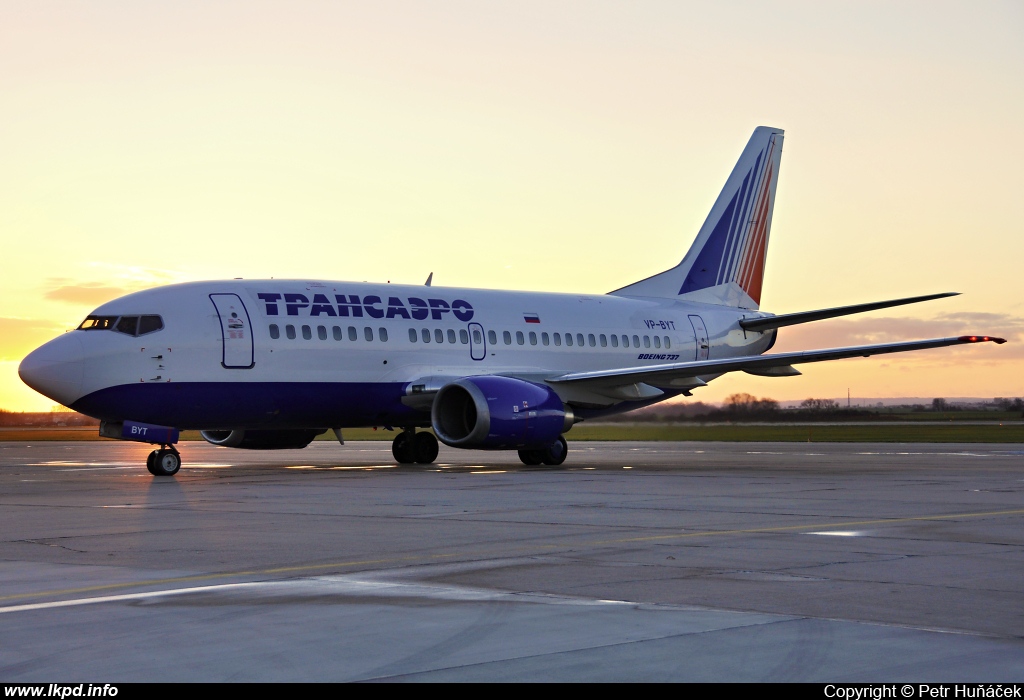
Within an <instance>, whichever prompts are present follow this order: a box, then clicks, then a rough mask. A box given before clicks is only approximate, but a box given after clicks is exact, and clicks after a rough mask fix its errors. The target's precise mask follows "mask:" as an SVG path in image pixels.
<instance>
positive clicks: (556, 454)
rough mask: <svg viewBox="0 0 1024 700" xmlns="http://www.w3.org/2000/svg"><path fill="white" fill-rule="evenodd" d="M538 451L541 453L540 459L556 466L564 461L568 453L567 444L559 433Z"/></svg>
mask: <svg viewBox="0 0 1024 700" xmlns="http://www.w3.org/2000/svg"><path fill="white" fill-rule="evenodd" d="M540 452H541V454H542V457H541V461H543V462H544V464H547V465H550V466H552V467H557V466H558V465H559V464H561V463H562V462H564V461H565V457H566V455H568V454H569V445H568V443H566V441H565V438H564V437H562V436H561V435H559V436H558V439H557V440H555V441H554V442H553V443H551V444H550V445H548V446H547V447H545V448H544V449H543V450H541V451H540Z"/></svg>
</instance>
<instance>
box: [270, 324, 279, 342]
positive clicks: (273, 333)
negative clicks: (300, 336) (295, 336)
mask: <svg viewBox="0 0 1024 700" xmlns="http://www.w3.org/2000/svg"><path fill="white" fill-rule="evenodd" d="M270 337H271V339H273V340H277V339H278V338H280V337H281V329H280V328H278V327H277V324H276V323H271V324H270Z"/></svg>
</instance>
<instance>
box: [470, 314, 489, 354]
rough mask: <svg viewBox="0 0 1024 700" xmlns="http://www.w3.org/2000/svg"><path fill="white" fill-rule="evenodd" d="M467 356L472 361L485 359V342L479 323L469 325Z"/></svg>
mask: <svg viewBox="0 0 1024 700" xmlns="http://www.w3.org/2000/svg"><path fill="white" fill-rule="evenodd" d="M469 356H470V357H472V358H473V359H474V360H482V359H484V358H485V357H487V341H486V340H485V339H484V327H483V326H481V325H480V324H479V323H471V324H469Z"/></svg>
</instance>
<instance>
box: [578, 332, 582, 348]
mask: <svg viewBox="0 0 1024 700" xmlns="http://www.w3.org/2000/svg"><path fill="white" fill-rule="evenodd" d="M576 344H577V345H579V346H580V347H581V348H582V347H583V334H582V333H577V334H576Z"/></svg>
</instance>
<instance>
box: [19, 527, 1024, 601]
mask: <svg viewBox="0 0 1024 700" xmlns="http://www.w3.org/2000/svg"><path fill="white" fill-rule="evenodd" d="M1007 515H1024V509H1017V510H995V511H985V512H981V513H946V514H942V515H918V516H913V517H908V518H880V519H876V520H855V521H849V520H848V521H845V522H839V523H808V524H804V525H782V526H776V527H755V528H743V529H736V530H701V531H695V532H675V533H671V534H665V535H649V536H644V537H620V538H614V539H605V540H591V541H585V542H565V543H560V544H534V545H529V546H521V547H512V548H511V549H513V550H515V549H519V550H523V551H537V550H551V549H564V548H578V547H583V546H591V547H595V546H596V547H599V546H605V545H612V544H626V543H630V542H656V541H663V540H672V539H692V538H696V537H715V536H722V535H758V534H771V533H784V532H798V531H801V530H805V531H811V532H814V531H821V530H828V529H831V528H851V527H860V526H865V525H899V524H901V523H912V522H921V521H928V520H955V519H959V518H987V517H997V516H1007ZM505 551H508V550H505ZM460 556H464V554H463V553H462V552H448V553H441V554H417V555H409V556H404V557H388V558H384V559H361V560H353V561H339V562H328V563H323V564H300V565H296V566H281V567H275V568H271V569H252V570H248V571H229V572H223V573H215V574H196V575H194V576H176V577H173V578H163V579H152V580H148V581H130V582H123V583H108V584H101V585H97V586H84V587H80V588H66V589H63V590H52V591H37V592H31V593H16V594H14V595H6V596H0V602H2V601H10V600H19V599H24V598H41V597H48V596H63V595H74V594H80V593H92V592H96V591H109V590H116V589H118V588H139V587H141V586H163V585H167V584H170V583H187V582H192V581H194V582H198V581H212V580H216V579H223V578H235V577H242V576H268V575H277V574H290V573H301V572H312V571H318V570H324V569H345V568H351V567H354V566H371V565H381V564H399V563H402V562H408V561H429V560H436V559H451V558H454V557H460ZM251 583H252V582H249V583H247V584H245V585H249V584H251ZM221 585H242V584H221ZM202 588H204V587H193V588H188V589H182V590H200V589H202ZM129 595H138V596H143V597H144V596H152V595H153V593H140V594H129ZM107 597H108V598H117V597H118V596H107ZM85 600H98V598H89V599H85ZM57 602H58V603H59V602H60V601H57ZM34 605H50V604H49V603H38V604H34ZM15 608H16V609H19V610H28V609H37V608H29V607H26V606H23V605H17V606H8V607H4V608H0V613H3V612H14V609H15Z"/></svg>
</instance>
